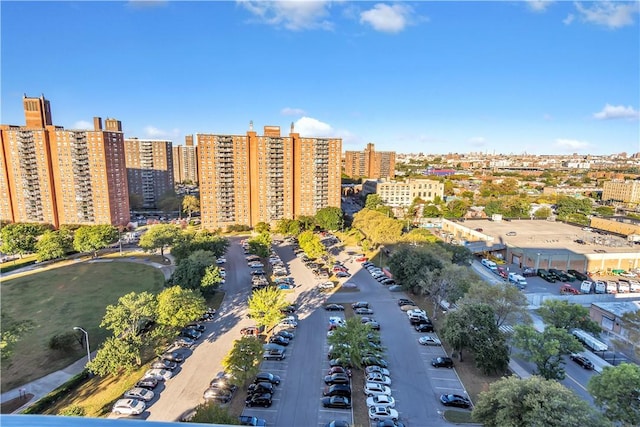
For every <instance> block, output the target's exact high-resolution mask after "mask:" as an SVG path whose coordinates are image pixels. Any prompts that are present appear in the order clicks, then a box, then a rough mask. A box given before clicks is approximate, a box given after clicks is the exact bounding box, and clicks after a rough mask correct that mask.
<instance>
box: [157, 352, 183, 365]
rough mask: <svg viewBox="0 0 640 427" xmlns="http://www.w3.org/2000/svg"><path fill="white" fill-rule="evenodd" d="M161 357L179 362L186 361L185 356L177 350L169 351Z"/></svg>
mask: <svg viewBox="0 0 640 427" xmlns="http://www.w3.org/2000/svg"><path fill="white" fill-rule="evenodd" d="M160 357H162V358H163V359H164V360H170V361H172V362H177V363H181V362H183V361H184V356H183V355H182V354H180V353H178V352H177V351H170V352H167V353H165V354H163V355H162V356H160Z"/></svg>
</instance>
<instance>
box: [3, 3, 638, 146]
mask: <svg viewBox="0 0 640 427" xmlns="http://www.w3.org/2000/svg"><path fill="white" fill-rule="evenodd" d="M0 8H1V9H0V12H1V24H2V25H1V36H2V38H1V40H2V45H1V52H2V56H1V59H2V63H1V71H2V75H1V89H2V90H1V92H2V97H1V107H2V110H1V116H0V119H1V120H0V122H1V123H4V124H17V125H21V124H24V115H23V112H22V101H21V98H22V95H23V94H24V93H26V94H27V95H28V96H39V95H40V94H41V93H44V95H45V96H46V97H47V98H48V99H49V100H50V101H51V106H52V113H53V121H54V124H56V125H60V126H64V127H66V128H76V127H90V126H91V125H90V123H91V121H92V117H93V116H100V117H103V118H104V117H114V118H117V119H119V120H121V121H122V123H123V127H124V130H125V134H126V136H137V137H140V138H162V139H165V138H166V139H171V140H172V141H173V142H174V144H183V143H184V135H186V134H193V133H198V132H202V133H220V134H244V133H245V132H246V131H247V129H248V125H249V121H250V120H253V122H254V125H255V127H256V128H257V129H258V130H261V129H262V127H263V126H265V125H279V126H281V127H282V129H283V133H285V134H286V133H288V132H289V126H290V124H291V122H294V123H295V125H296V130H297V131H298V132H300V133H301V134H302V135H305V136H340V137H342V138H343V149H344V150H360V149H363V148H364V145H365V144H366V143H368V142H373V143H375V144H376V148H377V149H378V150H395V151H397V152H400V153H409V152H424V153H438V154H442V153H449V152H459V153H463V152H479V151H481V152H488V153H493V152H496V153H506V154H508V153H523V152H528V153H534V154H562V153H574V152H576V153H580V154H588V153H590V154H609V153H618V152H623V151H625V152H627V153H634V152H639V151H640V121H639V116H640V114H639V110H640V27H639V24H638V21H639V18H640V3H639V2H637V1H636V2H622V1H616V2H608V1H600V2H597V3H593V2H569V1H553V2H542V1H513V2H510V1H501V2H479V1H478V2H455V1H441V2H389V1H385V2H360V1H358V2H348V1H333V2H331V1H315V2H312V1H299V2H265V1H252V2H249V1H238V2H217V1H209V2H205V1H196V2H181V1H169V2H165V1H133V2H93V1H83V2H7V1H2V2H1V3H0Z"/></svg>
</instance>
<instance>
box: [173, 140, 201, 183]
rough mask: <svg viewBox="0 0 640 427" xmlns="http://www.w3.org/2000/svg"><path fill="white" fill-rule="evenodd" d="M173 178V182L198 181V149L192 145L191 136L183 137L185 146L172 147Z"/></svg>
mask: <svg viewBox="0 0 640 427" xmlns="http://www.w3.org/2000/svg"><path fill="white" fill-rule="evenodd" d="M173 177H174V181H175V182H185V181H191V182H193V183H196V182H198V181H199V179H198V147H195V146H194V145H193V135H187V136H185V145H176V146H174V147H173Z"/></svg>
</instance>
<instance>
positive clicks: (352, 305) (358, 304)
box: [351, 301, 369, 310]
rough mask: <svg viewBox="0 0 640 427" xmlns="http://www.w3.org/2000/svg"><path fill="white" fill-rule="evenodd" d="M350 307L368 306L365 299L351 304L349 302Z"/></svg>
mask: <svg viewBox="0 0 640 427" xmlns="http://www.w3.org/2000/svg"><path fill="white" fill-rule="evenodd" d="M351 308H353V309H354V310H355V309H356V308H369V303H368V302H365V301H358V302H354V303H353V304H351Z"/></svg>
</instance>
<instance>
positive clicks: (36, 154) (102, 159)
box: [0, 95, 129, 227]
mask: <svg viewBox="0 0 640 427" xmlns="http://www.w3.org/2000/svg"><path fill="white" fill-rule="evenodd" d="M23 104H24V112H25V121H26V126H14V125H0V143H1V147H0V195H1V196H2V200H3V202H2V203H0V220H2V221H8V222H38V223H45V224H52V225H53V226H54V227H58V226H60V225H61V224H113V225H126V224H127V223H128V222H129V198H128V191H127V178H126V168H125V158H124V134H123V133H122V124H121V123H120V121H118V120H115V119H106V120H105V129H103V128H102V119H101V118H99V117H95V118H94V129H93V130H84V129H78V130H67V129H64V128H63V127H61V126H54V125H52V120H51V109H50V104H49V101H48V100H46V99H45V98H44V96H42V97H40V98H29V97H27V96H26V95H25V97H24V98H23Z"/></svg>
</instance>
